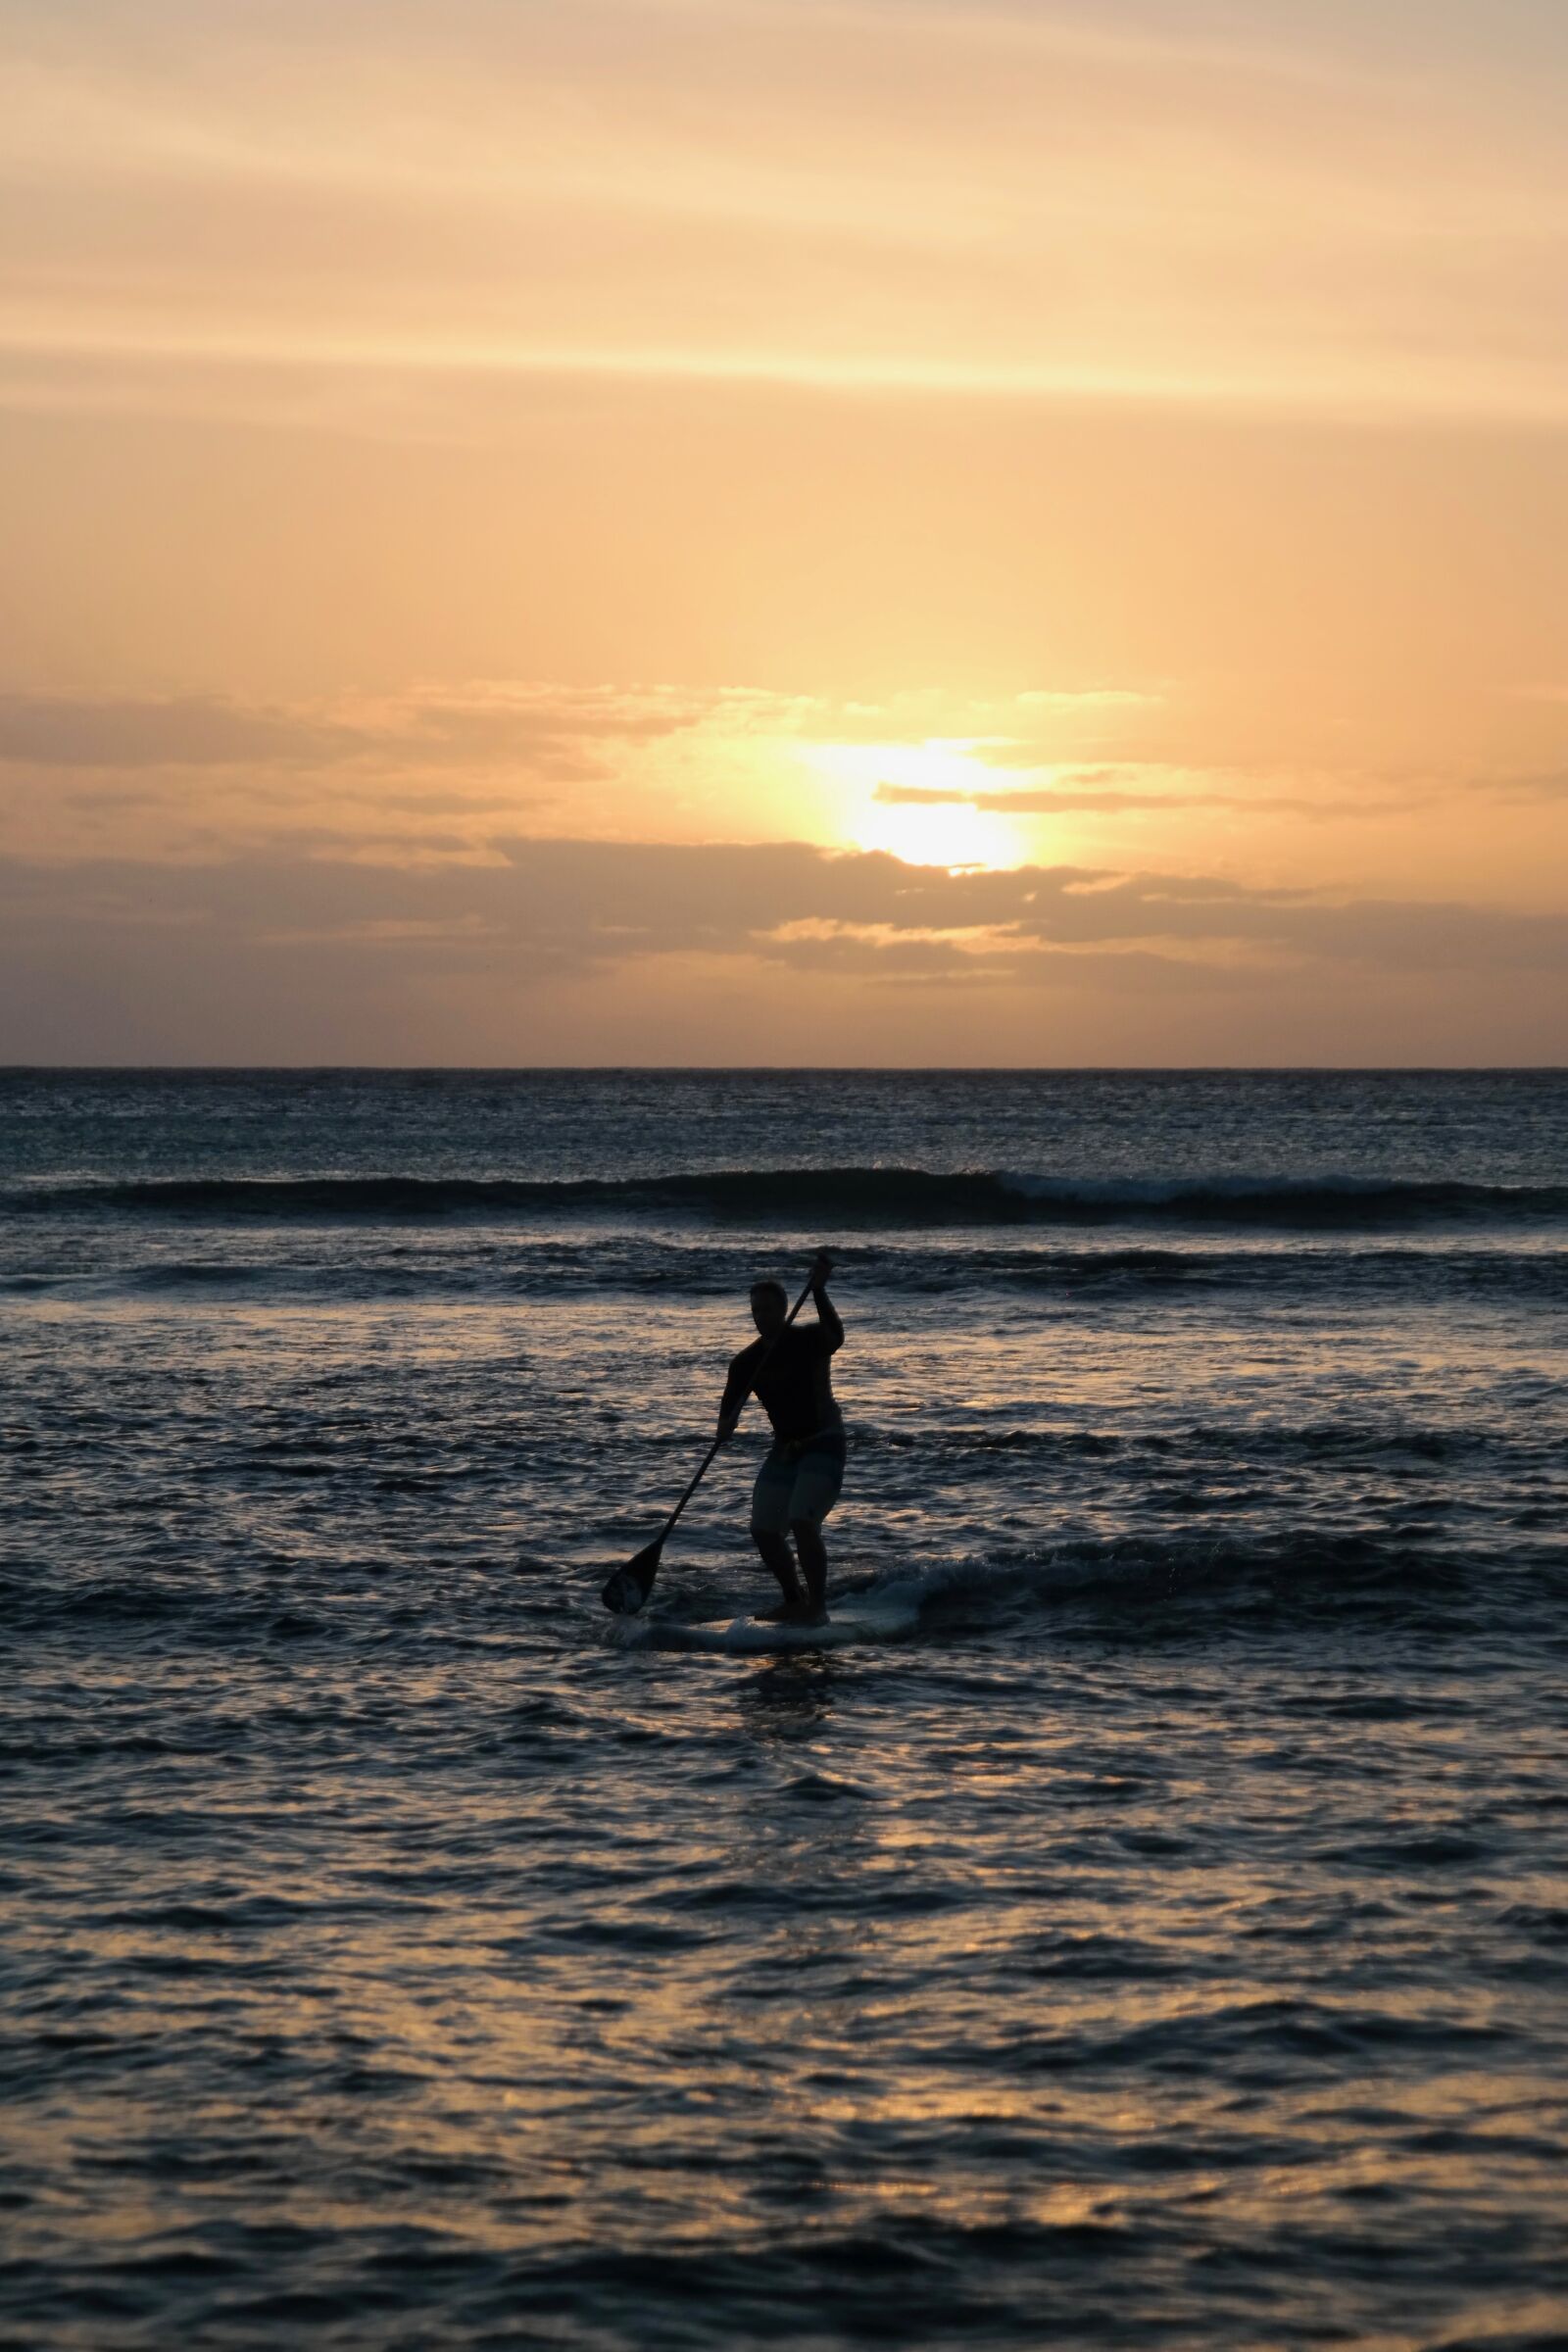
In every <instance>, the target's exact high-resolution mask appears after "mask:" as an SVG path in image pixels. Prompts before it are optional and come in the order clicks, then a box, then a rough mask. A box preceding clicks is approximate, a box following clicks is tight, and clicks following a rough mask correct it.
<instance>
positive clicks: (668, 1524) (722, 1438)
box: [659, 1268, 816, 1544]
mask: <svg viewBox="0 0 1568 2352" xmlns="http://www.w3.org/2000/svg"><path fill="white" fill-rule="evenodd" d="M815 1280H816V1274H815V1270H814V1268H813V1270H812V1273H811V1276H810V1280H809V1281H808V1283H807V1285H806V1288H805V1290H804V1291H803V1292H802V1293H801V1295H800V1297H799V1298H798V1299H796V1301H795V1304H794V1305H793V1306H792V1307H791V1308H790V1311H789V1313H788V1314H787V1315H786V1316H785V1318H784V1320H783V1322H782V1323H781V1324H780V1325H779V1327H778V1329H777V1331H775V1332H774V1334H773V1337H772V1338H771V1339H770V1340H769V1341H768V1343H767V1346H766V1347H765V1348H763V1349H762V1352H761V1354H760V1356H759V1357H758V1359H757V1372H760V1371H761V1369H762V1366H763V1365H764V1364H765V1363H766V1361H767V1359H768V1357H769V1356H770V1355H771V1354H772V1352H773V1350H774V1348H776V1347H777V1346H778V1344H779V1341H780V1340H781V1339H782V1338H783V1337H784V1334H785V1333H786V1332H787V1331H788V1329H789V1327H790V1325H791V1324H792V1323H793V1322H794V1320H795V1318H796V1316H797V1315H798V1314H799V1313H800V1311H801V1309H802V1307H803V1306H804V1305H805V1304H806V1301H807V1300H808V1299H809V1297H810V1296H811V1288H812V1284H813V1283H814V1282H815ZM757 1372H754V1373H753V1374H752V1386H751V1388H749V1389H748V1390H747V1392H746V1397H749V1396H750V1395H751V1393H752V1389H754V1388H755V1387H756V1386H757ZM746 1397H742V1398H741V1404H744V1403H745V1402H746ZM735 1409H736V1411H737V1412H739V1410H740V1405H737V1406H736V1408H735ZM733 1434H734V1433H733V1432H732V1431H731V1430H727V1429H721V1430H720V1431H719V1433H718V1435H717V1437H716V1438H715V1439H714V1440H713V1443H712V1444H711V1446H710V1447H709V1448H708V1451H707V1452H706V1453H705V1454H704V1456H703V1458H702V1460H701V1461H700V1462H699V1463H698V1465H697V1468H696V1470H695V1471H694V1472H693V1474H692V1482H691V1485H690V1486H689V1487H688V1488H687V1490H686V1492H685V1494H684V1495H682V1496H681V1498H680V1500H679V1502H677V1503H676V1505H675V1508H674V1509H673V1510H672V1511H671V1512H670V1514H669V1517H668V1518H667V1519H666V1520H665V1521H664V1524H663V1527H662V1529H661V1531H660V1536H659V1541H660V1543H661V1544H662V1543H663V1542H664V1541H665V1539H666V1538H667V1537H668V1534H669V1531H670V1529H671V1528H672V1527H673V1526H674V1524H675V1522H676V1520H677V1519H678V1518H679V1517H680V1515H681V1513H682V1511H683V1510H684V1509H685V1508H686V1505H687V1504H688V1503H689V1502H690V1500H691V1498H692V1496H693V1495H695V1494H696V1492H697V1490H698V1488H699V1487H700V1486H701V1485H702V1483H703V1480H704V1479H705V1478H706V1477H707V1475H708V1472H709V1468H710V1466H711V1463H712V1460H713V1457H714V1455H715V1454H716V1453H717V1452H718V1449H719V1447H720V1446H723V1445H724V1444H726V1443H727V1441H728V1440H729V1438H730V1437H731V1436H732V1435H733Z"/></svg>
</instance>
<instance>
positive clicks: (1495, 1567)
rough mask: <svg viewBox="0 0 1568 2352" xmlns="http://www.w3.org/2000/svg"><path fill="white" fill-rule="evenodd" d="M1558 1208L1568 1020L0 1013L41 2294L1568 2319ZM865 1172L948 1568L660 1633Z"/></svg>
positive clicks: (1401, 2328) (29, 2316) (252, 2318)
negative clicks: (1532, 1027) (1059, 1046)
mask: <svg viewBox="0 0 1568 2352" xmlns="http://www.w3.org/2000/svg"><path fill="white" fill-rule="evenodd" d="M1565 1233H1568V1080H1565V1079H1564V1077H1563V1076H1561V1075H1553V1074H1550V1073H1535V1074H1512V1075H1509V1074H1475V1075H1464V1074H1456V1075H1441V1076H1434V1075H1431V1074H1414V1073H1403V1074H1401V1073H1367V1074H1358V1075H1354V1076H1345V1075H1317V1074H1292V1075H1250V1074H1237V1073H1206V1074H1205V1073H1197V1074H1194V1073H1171V1074H1168V1075H1159V1076H1129V1075H1126V1074H1110V1073H1107V1074H1094V1073H1089V1074H1074V1075H1065V1074H1049V1073H1047V1074H1024V1073H1012V1074H993V1075H987V1074H958V1073H951V1074H944V1073H931V1074H911V1073H907V1072H899V1073H837V1074H822V1075H819V1074H810V1073H798V1072H753V1073H744V1074H743V1073H723V1072H705V1073H663V1074H660V1073H648V1072H621V1073H615V1072H569V1071H556V1072H546V1073H517V1074H508V1073H502V1072H493V1071H487V1072H478V1073H440V1074H386V1073H345V1072H322V1073H306V1074H299V1073H263V1072H249V1073H247V1072H240V1073H230V1074H217V1073H214V1074H199V1073H197V1074H171V1073H158V1072H149V1073H117V1074H99V1075H93V1074H82V1073H76V1074H49V1073H40V1072H30V1073H29V1072H20V1073H12V1074H10V1075H7V1076H4V1077H3V1078H0V1339H3V1348H4V1355H3V1370H4V1382H5V1385H4V1401H3V1404H0V1446H3V1460H4V1496H3V1522H0V1526H3V1553H0V1610H3V1628H4V1633H3V1639H4V1667H5V1677H6V1684H5V1706H4V1714H3V1719H0V1775H3V1778H0V2025H3V2047H0V2068H3V2072H0V2099H3V2104H4V2117H5V2123H4V2134H3V2144H0V2343H3V2344H5V2345H7V2346H17V2347H22V2346H26V2347H28V2348H29V2352H30V2348H33V2347H49V2348H53V2347H73V2348H76V2347H80V2348H82V2352H103V2348H105V2347H120V2346H126V2347H131V2346H134V2347H147V2348H148V2352H166V2348H169V2347H174V2346H180V2347H184V2346H213V2347H229V2346H232V2347H243V2346H251V2345H272V2344H279V2345H290V2346H292V2345H299V2344H311V2345H320V2346H323V2347H325V2346H331V2347H360V2346H366V2347H370V2346H375V2347H381V2346H399V2347H409V2348H410V2352H413V2348H415V2347H419V2348H421V2352H422V2348H423V2347H431V2346H454V2347H458V2346H461V2347H477V2346H498V2347H499V2346H512V2345H518V2344H523V2345H529V2344H546V2345H559V2346H567V2347H573V2348H576V2347H581V2348H582V2352H610V2348H612V2347H614V2348H618V2347H622V2346H625V2347H639V2348H642V2347H669V2348H671V2352H675V2348H679V2352H709V2348H710V2347H712V2348H714V2352H717V2348H718V2347H729V2346H735V2345H748V2344H757V2345H764V2344H765V2345H780V2346H784V2345H799V2346H803V2347H807V2346H809V2347H816V2348H827V2347H838V2346H842V2345H851V2344H861V2343H865V2344H880V2345H888V2346H894V2347H915V2346H925V2345H933V2346H934V2345H937V2344H951V2343H953V2342H955V2341H957V2340H965V2341H968V2342H971V2343H974V2344H978V2345H983V2346H994V2347H1006V2348H1007V2352H1012V2348H1014V2347H1016V2348H1017V2352H1032V2348H1033V2347H1036V2346H1040V2345H1044V2344H1057V2343H1060V2344H1073V2345H1076V2344H1084V2345H1102V2344H1107V2345H1108V2344H1116V2345H1125V2346H1130V2347H1132V2346H1136V2347H1143V2346H1155V2345H1161V2346H1162V2345H1183V2346H1189V2345H1190V2346H1193V2347H1215V2346H1236V2347H1257V2346H1264V2345H1280V2346H1298V2345H1302V2346H1304V2345H1315V2344H1326V2343H1337V2344H1347V2343H1348V2344H1358V2345H1368V2346H1418V2345H1420V2346H1426V2345H1432V2346H1437V2345H1450V2346H1458V2345H1460V2344H1487V2345H1491V2346H1494V2347H1498V2346H1502V2345H1509V2346H1513V2347H1516V2348H1517V2347H1520V2346H1524V2345H1544V2344H1547V2343H1552V2344H1561V2343H1563V2342H1564V2341H1568V2275H1565V2274H1568V2227H1565V2225H1568V2188H1565V2181H1568V2167H1565V2165H1564V2155H1565V2141H1568V2131H1565V2125H1568V2001H1565V1991H1564V1983H1565V1972H1564V1963H1565V1958H1568V1774H1565V1756H1568V1740H1565V1737H1564V1733H1565V1709H1564V1695H1563V1678H1564V1667H1565V1664H1568V1573H1565V1569H1568V1562H1565V1554H1564V1542H1563V1539H1564V1530H1565V1524H1568V1513H1565V1502H1568V1494H1565V1484H1564V1455H1563V1441H1564V1434H1565V1419H1568V1416H1565V1389H1564V1370H1565V1360H1564V1335H1565V1314H1564V1308H1565V1302H1568V1285H1565V1280H1564V1257H1563V1242H1564V1238H1565ZM819 1245H820V1246H825V1247H827V1248H828V1249H830V1250H832V1251H833V1252H834V1255H835V1257H836V1259H837V1274H836V1277H835V1282H834V1296H835V1299H836V1300H837V1303H838V1305H839V1308H840V1311H841V1312H842V1314H843V1317H844V1322H845V1327H846V1332H847V1342H846V1346H845V1348H844V1351H843V1353H842V1355H841V1356H840V1357H839V1358H838V1359H837V1375H838V1388H839V1394H840V1397H841V1399H842V1403H843V1406H844V1410H845V1414H846V1418H847V1421H848V1424H849V1429H850V1435H851V1454H850V1467H849V1475H848V1479H847V1482H846V1486H845V1491H844V1496H843V1500H842V1503H841V1504H840V1507H839V1509H838V1511H837V1512H836V1513H835V1515H834V1517H833V1518H832V1520H831V1521H830V1522H829V1526H828V1537H829V1544H830V1551H831V1562H832V1575H833V1579H834V1583H835V1586H836V1587H837V1588H839V1589H840V1590H843V1589H844V1588H846V1587H848V1586H853V1585H856V1584H863V1583H865V1582H866V1581H867V1580H869V1581H870V1583H871V1584H872V1586H873V1588H874V1589H875V1590H877V1591H878V1592H880V1593H883V1594H884V1595H887V1594H889V1593H892V1594H894V1595H895V1597H896V1600H897V1605H896V1606H895V1607H894V1608H893V1609H892V1621H893V1622H894V1623H895V1624H896V1625H900V1626H904V1627H905V1628H906V1629H907V1630H906V1631H905V1632H904V1633H903V1634H902V1635H901V1636H900V1637H899V1638H897V1639H890V1640H889V1641H888V1642H886V1643H869V1644H866V1645H864V1646H859V1647H856V1648H852V1649H847V1650H844V1651H842V1652H839V1653H835V1654H832V1655H824V1656H820V1657H805V1658H787V1659H780V1660H770V1659H767V1658H763V1657H733V1658H732V1657H727V1656H723V1655H716V1656H710V1655H700V1656H699V1655H682V1654H677V1653H673V1652H671V1651H669V1650H666V1649H662V1648H660V1647H658V1646H657V1645H654V1644H651V1643H649V1642H646V1641H644V1640H641V1639H639V1638H635V1637H632V1638H628V1634H627V1629H626V1628H625V1627H617V1625H616V1623H615V1622H614V1621H613V1620H612V1619H611V1618H610V1617H609V1616H608V1615H607V1614H606V1612H605V1611H604V1610H603V1609H602V1608H601V1606H600V1602H599V1589H600V1586H601V1584H602V1582H603V1581H604V1577H605V1575H606V1573H607V1571H608V1570H609V1569H610V1568H611V1567H613V1566H614V1565H615V1564H617V1563H618V1562H619V1561H621V1560H623V1559H624V1558H625V1557H626V1556H627V1555H628V1554H629V1553H630V1552H632V1551H633V1550H635V1549H636V1548H638V1547H639V1546H640V1545H641V1544H645V1543H647V1542H648V1541H649V1539H650V1538H651V1537H652V1536H653V1534H654V1533H655V1532H656V1531H657V1529H658V1527H659V1524H660V1522H661V1520H662V1515H663V1513H664V1512H665V1510H666V1509H667V1508H668V1506H669V1504H670V1502H671V1501H672V1499H673V1497H674V1495H676V1494H677V1493H678V1492H679V1490H680V1488H681V1486H682V1485H683V1484H684V1482H685V1480H686V1478H687V1476H688V1475H689V1473H690V1471H691V1469H692V1468H693V1467H694V1466H695V1463H696V1461H697V1460H698V1459H699V1458H700V1456H701V1453H702V1451H703V1449H704V1447H705V1446H706V1445H707V1444H708V1442H709V1439H710V1437H711V1432H712V1428H713V1422H714V1415H715V1410H716V1406H717V1401H718V1396H719V1391H720V1388H721V1385H722V1376H723V1370H724V1366H725V1364H726V1362H727V1360H728V1358H729V1356H730V1355H731V1354H732V1353H733V1352H734V1351H735V1350H736V1349H737V1348H740V1347H741V1346H743V1345H744V1344H745V1343H746V1342H747V1340H748V1339H749V1337H750V1336H751V1333H750V1325H749V1322H748V1317H747V1311H746V1291H747V1287H748V1285H749V1284H750V1283H751V1282H752V1281H753V1280H754V1279H755V1278H757V1277H758V1276H777V1277H778V1278H779V1279H781V1280H782V1281H784V1282H785V1283H786V1285H788V1286H791V1288H792V1291H793V1289H794V1288H797V1287H798V1286H799V1283H800V1280H801V1279H802V1277H803V1271H804V1265H805V1261H806V1260H807V1258H808V1256H809V1252H810V1251H811V1250H813V1249H815V1248H816V1247H818V1246H819ZM807 1312H808V1314H809V1312H810V1309H809V1308H808V1309H807ZM755 1419H756V1408H755V1407H754V1408H753V1412H752V1415H751V1416H750V1417H749V1420H748V1424H747V1427H746V1429H745V1430H744V1432H743V1435H742V1436H741V1438H740V1439H739V1440H737V1442H736V1444H735V1445H734V1446H733V1447H732V1448H731V1449H730V1450H729V1451H728V1452H727V1453H725V1454H723V1455H721V1456H720V1458H719V1460H718V1462H717V1463H716V1464H715V1466H714V1468H713V1470H712V1472H711V1475H710V1477H709V1479H708V1481H707V1483H706V1485H705V1486H704V1487H703V1488H702V1489H701V1490H700V1492H699V1494H698V1495H697V1497H696V1499H695V1500H694V1502H693V1503H692V1505H691V1507H690V1509H689V1511H688V1513H687V1515H686V1517H685V1519H684V1520H683V1521H682V1523H681V1525H680V1527H679V1529H678V1530H677V1533H676V1535H675V1537H674V1538H673V1539H672V1541H671V1543H670V1544H669V1546H668V1549H667V1551H666V1554H665V1561H664V1566H663V1569H662V1574H661V1578H660V1581H659V1584H658V1586H657V1587H656V1590H655V1593H654V1596H653V1601H652V1604H651V1605H652V1608H653V1609H654V1610H655V1611H656V1612H659V1613H660V1614H661V1616H662V1619H663V1620H664V1621H665V1622H666V1623H668V1622H670V1621H674V1620H679V1621H684V1622H688V1623H690V1622H692V1621H696V1620H701V1621H703V1622H705V1623H723V1622H725V1621H727V1619H728V1618H729V1617H732V1616H734V1615H737V1614H740V1613H744V1612H746V1611H748V1610H750V1609H751V1608H752V1607H754V1606H756V1605H759V1604H760V1603H762V1602H763V1601H765V1599H766V1597H767V1580H766V1578H765V1576H764V1574H763V1573H762V1571H761V1570H760V1564H759V1563H757V1562H756V1561H755V1559H754V1558H752V1557H751V1556H750V1553H749V1546H748V1543H747V1538H746V1520H747V1499H748V1491H749V1486H750V1481H751V1478H752V1475H753V1473H754V1470H755V1466H756V1463H757V1460H758V1458H759V1454H760V1446H761V1443H762V1440H761V1435H760V1430H759V1429H758V1428H757V1427H756V1426H754V1424H755Z"/></svg>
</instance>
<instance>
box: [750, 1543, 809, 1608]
mask: <svg viewBox="0 0 1568 2352" xmlns="http://www.w3.org/2000/svg"><path fill="white" fill-rule="evenodd" d="M752 1542H753V1543H754V1544H756V1545H757V1548H758V1550H759V1551H760V1553H761V1555H762V1557H763V1559H764V1560H765V1561H766V1562H767V1564H768V1566H769V1567H770V1568H771V1569H772V1571H773V1574H774V1575H775V1576H776V1577H777V1578H778V1581H779V1586H780V1588H781V1590H782V1592H783V1594H784V1606H785V1607H786V1608H787V1609H792V1608H793V1609H799V1608H803V1607H804V1606H805V1602H806V1595H805V1594H804V1593H802V1591H801V1580H800V1578H799V1577H798V1576H797V1575H796V1573H795V1558H794V1554H793V1553H792V1552H791V1550H790V1547H789V1545H788V1544H786V1543H785V1541H784V1539H783V1537H782V1536H775V1535H772V1534H770V1533H769V1532H768V1530H767V1529H765V1528H760V1527H754V1528H753V1530H752Z"/></svg>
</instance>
